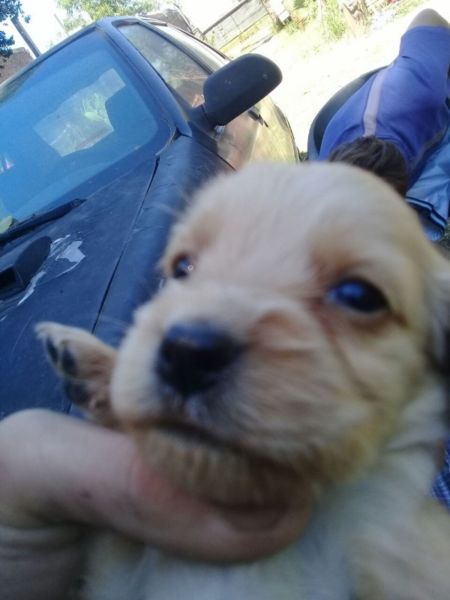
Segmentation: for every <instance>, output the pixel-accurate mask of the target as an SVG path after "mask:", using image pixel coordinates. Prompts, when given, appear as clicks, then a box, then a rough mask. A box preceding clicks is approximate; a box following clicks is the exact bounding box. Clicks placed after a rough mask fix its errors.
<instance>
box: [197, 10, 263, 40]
mask: <svg viewBox="0 0 450 600" xmlns="http://www.w3.org/2000/svg"><path fill="white" fill-rule="evenodd" d="M268 19H270V24H271V23H272V20H271V17H270V14H269V11H268V10H267V9H266V7H265V6H264V4H263V3H262V1H261V0H243V2H241V3H240V4H239V5H238V6H236V7H235V8H233V9H232V10H230V11H229V12H227V13H226V14H225V15H224V16H223V17H221V18H220V19H218V20H217V21H216V22H215V23H213V24H212V25H210V26H209V27H208V29H206V30H205V31H204V32H203V35H204V36H206V37H207V39H208V40H211V41H212V42H213V44H214V46H216V48H223V47H224V46H226V45H228V44H229V43H230V42H231V41H232V40H234V39H235V38H237V37H239V36H242V35H245V34H247V33H248V32H249V30H250V29H251V28H257V26H258V25H259V24H261V25H264V21H268Z"/></svg>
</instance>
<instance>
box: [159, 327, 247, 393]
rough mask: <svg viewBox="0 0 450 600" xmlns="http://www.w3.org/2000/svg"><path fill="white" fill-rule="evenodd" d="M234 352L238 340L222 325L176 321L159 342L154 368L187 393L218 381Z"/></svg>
mask: <svg viewBox="0 0 450 600" xmlns="http://www.w3.org/2000/svg"><path fill="white" fill-rule="evenodd" d="M238 354H239V344H238V343H237V342H236V340H234V339H233V338H232V337H231V336H230V335H229V334H228V333H226V332H225V331H223V330H222V329H219V328H217V327H214V326H212V325H210V324H209V323H205V322H192V323H179V324H176V325H173V326H172V327H170V329H169V330H168V331H167V332H166V334H165V336H164V338H163V340H162V342H161V346H160V348H159V353H158V358H157V362H156V372H157V374H158V375H159V377H160V378H161V379H162V380H163V381H164V383H166V384H168V385H169V386H171V387H172V388H173V389H175V390H176V391H178V392H179V393H181V394H182V395H183V396H184V397H187V396H189V395H191V394H194V393H198V392H202V391H205V390H207V389H208V388H210V387H212V386H213V385H215V384H216V383H218V381H219V379H220V377H221V376H222V375H223V372H224V370H225V369H226V368H227V367H228V366H230V365H231V364H232V363H233V362H234V360H235V359H236V357H237V356H238Z"/></svg>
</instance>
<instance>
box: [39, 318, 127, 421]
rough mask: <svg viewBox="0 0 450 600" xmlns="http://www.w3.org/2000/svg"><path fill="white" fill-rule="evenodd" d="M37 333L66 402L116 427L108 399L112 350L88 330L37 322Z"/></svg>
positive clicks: (112, 357)
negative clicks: (63, 392) (58, 380)
mask: <svg viewBox="0 0 450 600" xmlns="http://www.w3.org/2000/svg"><path fill="white" fill-rule="evenodd" d="M36 333H37V335H38V337H39V338H40V339H41V340H42V341H43V343H44V347H45V349H46V351H47V356H48V359H49V362H50V364H51V365H52V367H53V368H54V369H55V371H56V373H57V374H58V375H59V376H60V377H61V379H62V381H63V385H64V391H65V393H66V395H67V397H68V398H69V400H71V401H72V402H73V403H74V404H76V405H77V406H78V407H79V408H80V409H81V410H82V411H83V412H84V413H86V414H87V415H88V416H89V417H91V418H92V419H93V420H94V421H97V422H98V423H100V424H102V425H104V426H106V427H115V426H116V422H115V419H114V417H113V415H112V412H111V406H110V399H109V383H110V380H111V375H112V371H113V368H114V363H115V357H116V352H115V350H114V349H113V348H111V347H110V346H107V345H106V344H104V343H103V342H101V341H100V340H99V339H97V338H96V337H95V336H93V335H91V334H90V333H88V332H87V331H83V330H82V329H78V328H76V327H66V326H64V325H59V324H58V323H40V324H39V325H38V326H37V327H36Z"/></svg>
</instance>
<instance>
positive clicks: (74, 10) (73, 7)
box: [0, 0, 159, 29]
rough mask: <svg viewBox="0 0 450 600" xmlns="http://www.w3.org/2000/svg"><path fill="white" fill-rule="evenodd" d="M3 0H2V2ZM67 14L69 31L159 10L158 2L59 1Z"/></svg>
mask: <svg viewBox="0 0 450 600" xmlns="http://www.w3.org/2000/svg"><path fill="white" fill-rule="evenodd" d="M1 1H2V0H0V2H1ZM57 4H58V6H59V7H60V8H62V9H64V10H65V11H66V13H67V21H66V22H65V25H66V27H67V28H68V29H74V28H75V27H77V26H80V25H84V24H86V23H88V22H89V20H91V21H96V20H97V19H101V18H103V17H114V16H116V15H135V14H137V13H143V12H148V11H152V10H154V9H155V8H157V6H158V4H159V2H158V1H157V0H57Z"/></svg>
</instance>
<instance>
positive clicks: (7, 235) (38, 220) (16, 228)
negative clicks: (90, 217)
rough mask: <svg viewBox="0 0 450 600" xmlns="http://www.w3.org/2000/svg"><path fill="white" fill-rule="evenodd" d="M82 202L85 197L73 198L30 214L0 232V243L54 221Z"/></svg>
mask: <svg viewBox="0 0 450 600" xmlns="http://www.w3.org/2000/svg"><path fill="white" fill-rule="evenodd" d="M83 202H85V199H81V198H76V199H75V200H70V202H66V203H64V204H61V206H57V207H56V208H52V209H50V210H47V211H45V212H41V213H37V214H34V215H32V216H31V217H29V218H28V219H25V221H21V222H20V223H17V224H16V225H13V226H12V227H11V228H10V229H7V230H6V231H5V232H3V233H1V234H0V244H6V243H7V242H10V241H11V240H15V239H16V238H18V237H20V236H21V235H23V234H24V233H27V232H28V231H31V230H32V229H34V228H35V227H38V226H39V225H42V224H43V223H49V222H50V221H54V220H56V219H59V218H60V217H63V216H64V215H66V214H67V213H69V212H70V211H71V210H73V209H74V208H77V207H78V206H80V205H81V204H83Z"/></svg>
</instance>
